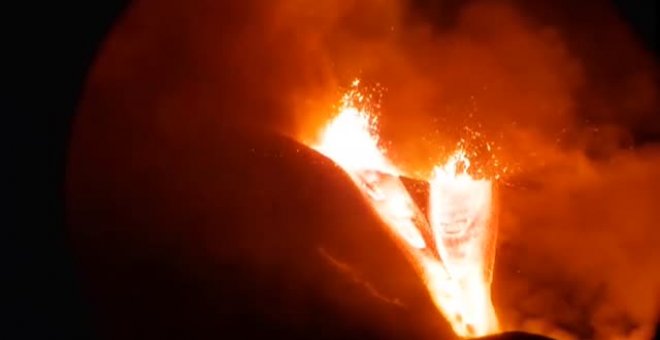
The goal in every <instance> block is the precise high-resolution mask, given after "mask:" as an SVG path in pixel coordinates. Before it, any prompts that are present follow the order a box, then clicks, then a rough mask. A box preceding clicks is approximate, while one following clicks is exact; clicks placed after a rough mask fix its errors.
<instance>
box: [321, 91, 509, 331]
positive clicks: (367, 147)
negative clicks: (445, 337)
mask: <svg viewBox="0 0 660 340" xmlns="http://www.w3.org/2000/svg"><path fill="white" fill-rule="evenodd" d="M358 85H359V81H355V82H354V83H353V87H352V88H351V89H350V90H349V91H348V92H347V93H346V94H345V95H344V97H343V98H342V102H341V105H340V107H339V112H338V115H337V116H336V117H335V118H334V119H333V120H332V121H331V122H330V123H329V124H328V125H327V126H326V127H325V128H324V130H323V131H322V133H321V135H320V138H319V140H318V141H317V142H316V143H313V145H312V147H313V148H314V149H316V150H317V151H319V152H320V153H322V154H324V155H325V156H327V157H328V158H330V159H332V160H333V161H334V162H335V163H336V164H337V165H339V166H340V167H341V168H342V169H343V170H344V171H346V172H347V173H348V174H349V175H350V177H351V178H352V180H353V182H354V183H355V185H356V186H357V187H358V188H359V189H360V191H361V192H362V194H363V196H364V198H365V199H366V200H367V201H368V202H370V204H371V207H372V208H373V209H374V210H375V211H376V213H377V214H378V215H379V216H380V217H381V219H382V220H383V222H384V224H385V225H387V226H388V231H389V233H390V235H391V236H392V237H393V238H394V239H395V240H396V241H397V244H398V245H399V247H400V248H401V249H402V251H403V252H404V253H405V254H406V256H407V257H408V259H409V261H410V262H411V263H412V264H413V265H414V267H415V269H416V271H417V273H418V274H419V275H420V277H421V278H422V280H423V281H424V283H425V285H426V287H427V289H428V292H429V294H430V296H431V298H432V299H433V301H434V303H435V305H436V306H437V307H438V309H439V310H440V312H441V313H442V314H443V315H444V316H445V318H446V319H447V320H448V321H449V322H450V324H451V326H452V328H453V330H454V332H456V334H457V335H459V336H461V337H478V336H484V335H488V334H492V333H496V332H497V331H498V322H497V317H496V315H495V311H494V309H493V305H492V302H491V297H490V283H491V277H492V274H491V273H492V267H493V263H494V255H495V252H494V240H495V237H496V229H495V223H494V221H492V219H491V216H492V213H493V209H492V206H493V199H492V197H493V186H492V183H491V181H489V180H477V179H474V178H472V177H471V176H470V175H468V173H467V169H468V168H469V166H470V162H469V160H468V158H467V156H466V155H465V153H464V152H463V151H461V150H459V151H457V152H456V153H455V154H454V155H453V156H452V157H450V159H449V161H448V162H447V163H446V164H444V165H442V166H437V167H436V168H435V171H434V174H433V177H432V178H430V179H426V181H427V182H428V183H429V187H430V190H429V191H430V198H429V202H430V203H429V207H428V211H429V213H428V217H427V216H424V214H423V213H422V212H421V210H420V209H419V207H418V206H417V205H416V203H415V202H414V200H413V199H412V197H411V195H410V194H409V192H408V191H407V190H406V188H405V186H404V185H403V183H402V181H401V179H400V176H401V173H400V171H399V170H397V168H396V167H395V166H394V165H393V164H392V163H391V162H390V161H389V160H388V159H387V158H386V156H385V153H384V152H383V150H381V148H380V147H379V138H378V134H377V130H376V127H377V126H376V125H377V124H376V123H377V121H376V119H377V118H376V116H375V115H374V114H373V113H372V112H370V110H369V108H368V105H364V104H365V102H366V101H367V99H366V98H365V97H364V96H363V95H362V94H361V93H360V92H359V91H358Z"/></svg>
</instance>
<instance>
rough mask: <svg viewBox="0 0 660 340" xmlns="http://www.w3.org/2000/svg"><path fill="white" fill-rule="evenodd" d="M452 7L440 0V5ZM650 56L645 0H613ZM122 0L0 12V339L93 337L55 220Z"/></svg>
mask: <svg viewBox="0 0 660 340" xmlns="http://www.w3.org/2000/svg"><path fill="white" fill-rule="evenodd" d="M451 3H458V2H457V1H453V2H452V1H447V2H444V4H451ZM615 3H616V6H617V8H618V9H619V11H620V14H621V15H622V17H624V18H625V20H626V21H627V22H629V24H630V25H631V27H632V29H633V30H634V31H635V32H636V34H637V35H638V36H639V37H640V39H642V40H643V41H644V42H645V44H646V46H647V47H648V49H649V50H651V51H653V52H654V53H655V56H656V59H657V52H658V45H657V41H656V40H657V29H656V25H657V13H656V9H655V6H656V5H655V1H654V0H637V1H626V0H618V1H615ZM126 5H127V1H126V0H121V1H117V0H97V1H88V2H84V3H83V2H81V3H76V2H74V3H71V2H69V3H62V2H48V3H47V4H41V3H36V2H27V3H23V5H22V6H21V8H12V9H5V10H3V13H4V14H5V16H6V17H7V18H5V20H3V21H4V22H5V24H6V25H7V27H6V28H5V29H4V30H3V31H4V35H5V36H6V38H5V39H3V40H4V41H3V48H2V50H3V55H4V56H5V57H9V60H6V61H5V63H4V67H5V72H3V73H4V74H3V77H2V79H3V81H4V83H5V86H3V88H4V90H3V92H4V94H3V97H4V100H3V110H2V113H3V119H7V120H8V122H7V121H6V122H5V124H3V126H4V131H5V133H4V136H5V137H6V138H7V141H6V142H5V145H6V146H8V148H7V150H5V155H9V157H6V158H5V160H4V164H5V166H8V167H9V176H6V177H5V181H6V185H5V186H3V190H2V191H3V193H4V194H5V202H7V203H5V209H7V212H6V213H5V214H3V215H4V216H3V217H4V218H3V222H2V226H3V228H2V230H3V234H4V237H3V240H5V241H6V245H5V246H3V247H2V249H3V250H4V253H5V254H4V256H3V259H4V260H5V261H7V262H6V263H5V265H3V269H4V270H3V271H4V272H3V275H2V281H5V282H8V283H9V285H5V288H4V293H5V294H4V295H6V297H4V298H3V299H2V303H1V305H2V306H3V307H4V309H5V310H4V311H3V314H4V315H5V317H4V318H3V319H4V320H3V322H2V324H6V325H7V326H2V327H0V338H3V339H36V338H40V339H45V338H58V339H76V338H93V337H94V331H93V327H92V326H91V323H90V320H88V319H87V318H86V315H87V314H88V313H87V311H88V308H89V306H87V305H86V301H85V299H84V298H83V296H82V294H81V293H80V287H79V285H78V281H77V279H76V274H75V270H74V264H73V259H72V255H71V253H70V250H69V248H68V241H67V235H66V228H65V224H64V199H63V192H62V191H63V190H62V189H63V181H64V170H65V163H66V154H67V143H68V134H69V124H70V122H71V119H72V117H73V115H74V114H75V111H76V105H77V102H78V99H79V98H80V94H81V89H82V88H83V82H84V79H85V76H86V73H87V71H88V69H89V68H90V65H91V64H92V62H93V60H94V56H95V51H96V49H97V48H98V46H99V44H100V43H101V42H102V40H103V38H104V36H105V35H106V34H107V32H108V30H109V29H110V28H111V25H112V23H113V22H114V21H115V20H116V19H117V17H118V16H120V15H121V13H122V11H123V9H124V8H125V7H126Z"/></svg>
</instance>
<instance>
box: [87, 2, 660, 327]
mask: <svg viewBox="0 0 660 340" xmlns="http://www.w3.org/2000/svg"><path fill="white" fill-rule="evenodd" d="M429 3H430V1H428V3H427V2H425V1H410V2H409V1H405V0H369V1H364V0H314V1H311V0H288V1H284V0H282V1H231V2H230V1H212V0H197V1H173V0H171V1H162V0H158V1H150V0H144V1H138V2H136V3H135V4H134V6H133V8H131V10H130V11H129V12H128V13H127V15H126V17H125V18H124V20H123V22H122V23H120V24H119V25H118V26H117V28H116V29H115V32H114V34H113V35H114V38H111V39H110V40H109V41H108V43H107V44H106V46H105V47H104V50H103V51H102V54H101V58H100V59H99V64H101V65H102V66H103V67H97V68H96V69H95V71H94V73H93V74H92V76H91V77H90V84H89V90H88V92H89V93H90V94H93V95H91V96H88V99H87V100H88V103H87V105H88V106H89V107H94V104H93V103H94V101H99V102H101V103H104V105H105V104H107V103H116V104H115V105H126V106H131V107H136V106H139V107H143V108H144V110H145V111H150V112H156V113H157V114H156V116H153V115H152V116H149V117H145V118H144V119H145V120H146V119H149V120H152V119H156V120H157V121H158V124H159V126H160V127H161V128H162V130H163V131H165V132H166V133H167V131H172V133H175V132H174V131H176V130H178V129H184V128H191V129H213V128H214V127H217V126H218V125H223V126H226V125H235V126H242V125H251V126H255V127H258V128H264V129H270V130H276V131H279V132H281V133H284V134H287V135H290V136H293V137H295V138H299V139H305V138H309V137H310V136H312V135H313V134H314V133H315V132H316V131H317V129H318V128H319V127H320V126H321V125H322V124H323V123H324V121H325V120H326V119H328V118H329V117H330V115H331V114H332V104H333V102H334V101H336V100H337V98H338V95H339V94H340V92H341V88H342V86H347V85H348V84H349V83H350V81H351V80H353V79H354V78H355V77H359V78H361V79H362V80H363V82H364V83H365V84H367V85H368V86H374V87H376V86H377V87H378V88H380V89H382V90H381V93H380V94H382V103H381V104H382V112H381V114H382V117H381V125H382V137H383V139H384V140H387V141H388V142H389V144H388V150H389V152H390V156H391V158H392V159H393V160H394V161H395V162H397V164H399V165H400V166H401V167H403V168H404V169H406V170H407V171H409V172H410V173H411V174H413V175H415V174H423V173H425V172H427V171H428V170H429V169H430V168H431V167H432V166H433V165H435V164H436V163H437V162H439V161H442V160H443V158H444V157H446V156H447V155H448V153H450V152H452V151H453V150H454V148H455V147H456V145H457V143H459V142H460V141H461V140H464V141H465V142H466V143H467V144H469V147H470V148H473V149H474V150H475V151H474V152H475V153H476V156H475V157H476V158H477V162H476V164H477V165H476V166H477V167H479V166H481V167H484V168H489V169H496V170H497V171H498V172H502V173H503V175H504V176H503V178H502V185H501V192H500V193H501V195H500V196H501V197H500V200H501V216H500V231H501V232H500V242H499V243H500V247H499V250H498V251H499V255H498V259H497V260H496V272H495V278H494V280H495V283H494V299H495V306H496V309H497V311H498V314H499V316H500V318H501V321H502V323H503V326H504V327H505V328H507V329H520V330H527V331H533V332H538V333H542V334H547V335H550V336H554V337H557V338H560V339H561V338H567V339H572V338H575V339H578V338H579V339H584V338H603V339H605V338H607V339H610V338H618V337H620V338H640V339H643V338H647V337H649V336H650V334H652V332H653V328H654V325H655V324H656V322H657V318H658V311H659V308H660V307H659V304H658V303H659V302H660V266H658V265H657V263H660V251H659V250H658V245H659V244H660V231H659V230H658V228H657V227H656V223H657V222H656V221H658V220H660V210H658V209H657V208H656V205H657V204H656V200H657V197H658V195H659V194H660V182H658V175H659V174H660V154H659V153H658V152H657V150H655V149H654V148H653V147H652V146H650V145H644V146H641V143H640V140H644V139H648V136H653V135H654V134H657V133H658V131H660V129H659V128H658V122H657V121H654V119H655V118H654V115H656V114H657V113H658V112H657V110H658V101H657V73H656V69H655V66H654V64H653V60H652V59H651V57H650V56H648V55H647V54H645V52H644V51H643V49H642V48H641V47H640V46H639V44H638V43H637V42H636V41H635V40H634V39H633V38H632V37H631V35H630V33H629V32H628V30H627V28H626V27H625V25H623V24H622V23H621V22H620V21H619V19H617V18H616V16H615V14H614V11H613V10H612V9H611V8H609V7H608V6H607V5H603V4H599V3H595V2H593V1H586V2H581V3H580V4H579V5H576V4H575V2H573V1H553V2H546V3H544V4H530V3H529V2H523V1H519V2H515V1H511V2H508V1H505V2H494V1H467V2H464V3H460V4H459V5H457V3H458V2H456V1H446V2H438V3H436V4H429ZM107 109H111V108H107ZM182 117H185V119H181V118H182ZM136 119H137V118H136ZM647 144H648V143H647ZM484 154H485V155H486V156H485V157H484V156H483V155H484ZM481 157H483V159H481ZM504 169H506V170H507V171H504ZM489 171H490V170H489Z"/></svg>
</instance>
